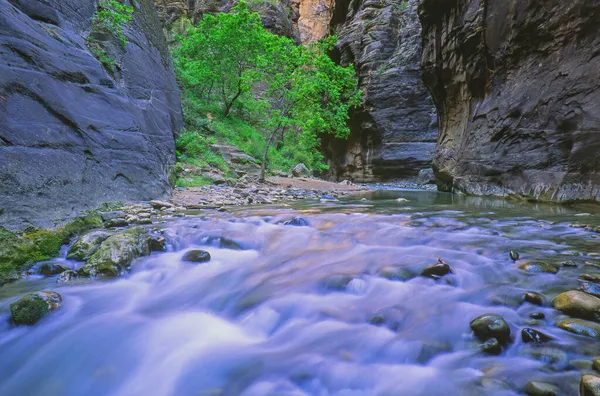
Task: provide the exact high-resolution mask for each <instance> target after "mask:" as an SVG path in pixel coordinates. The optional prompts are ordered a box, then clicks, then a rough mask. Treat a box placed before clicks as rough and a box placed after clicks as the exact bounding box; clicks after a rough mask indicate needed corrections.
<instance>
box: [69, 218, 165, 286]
mask: <svg viewBox="0 0 600 396" xmlns="http://www.w3.org/2000/svg"><path fill="white" fill-rule="evenodd" d="M156 238H157V236H156V235H151V234H150V233H149V232H148V231H147V230H145V229H143V228H140V227H137V228H131V229H128V230H124V231H122V232H119V233H117V234H114V235H112V236H110V237H108V238H107V239H106V240H105V241H104V242H102V244H101V245H100V247H99V248H98V249H97V250H96V252H95V253H94V254H92V255H91V256H90V258H89V260H88V261H87V264H85V265H84V266H83V267H81V268H80V269H79V270H78V271H77V273H78V274H79V275H80V276H96V275H104V276H113V277H114V276H119V274H120V273H121V271H123V270H126V269H128V268H129V265H131V262H132V261H133V260H134V259H135V258H138V257H141V256H147V255H149V254H150V253H151V252H152V250H153V248H154V250H157V249H156V247H157V245H156V241H155V240H156Z"/></svg>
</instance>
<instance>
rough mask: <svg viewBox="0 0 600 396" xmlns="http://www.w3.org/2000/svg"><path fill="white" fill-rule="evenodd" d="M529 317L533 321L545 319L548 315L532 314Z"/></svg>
mask: <svg viewBox="0 0 600 396" xmlns="http://www.w3.org/2000/svg"><path fill="white" fill-rule="evenodd" d="M529 317H530V318H531V319H544V318H545V317H546V315H545V314H544V313H543V312H532V313H531V314H529Z"/></svg>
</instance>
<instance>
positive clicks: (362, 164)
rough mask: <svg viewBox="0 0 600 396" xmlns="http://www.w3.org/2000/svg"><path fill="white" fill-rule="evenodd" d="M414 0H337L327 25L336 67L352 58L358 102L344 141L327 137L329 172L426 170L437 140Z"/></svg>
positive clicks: (366, 175) (376, 174)
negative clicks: (334, 42)
mask: <svg viewBox="0 0 600 396" xmlns="http://www.w3.org/2000/svg"><path fill="white" fill-rule="evenodd" d="M418 2H419V1H418V0H410V1H408V2H405V1H402V0H390V1H385V2H382V1H379V0H354V1H349V0H338V1H337V3H336V9H335V13H334V15H333V19H332V25H333V26H334V28H335V33H336V34H337V35H338V37H339V42H338V45H337V54H334V56H336V57H338V58H339V61H340V63H341V64H343V65H347V64H351V63H352V64H354V66H355V68H356V70H357V73H358V76H359V79H360V80H359V84H360V87H361V88H362V89H363V91H364V93H365V96H364V104H363V106H361V107H360V108H359V109H358V110H357V111H356V113H355V114H354V115H353V116H352V120H351V123H352V125H351V127H352V128H351V129H352V133H351V136H350V138H349V139H348V140H347V141H339V140H327V141H326V142H325V145H324V146H325V151H326V153H327V156H328V157H329V158H330V166H331V170H330V176H331V177H333V178H337V179H346V178H349V179H352V180H354V181H373V180H386V179H399V178H407V177H413V176H416V175H417V174H418V172H419V170H421V169H424V168H429V167H430V164H431V154H432V152H433V149H434V147H435V140H436V138H437V124H436V116H435V110H434V106H433V102H432V101H431V99H430V97H429V93H428V92H427V89H426V88H425V86H424V85H423V83H422V80H421V72H420V67H419V61H420V55H421V36H420V34H421V28H420V25H419V21H418V17H417V12H416V11H417V4H418Z"/></svg>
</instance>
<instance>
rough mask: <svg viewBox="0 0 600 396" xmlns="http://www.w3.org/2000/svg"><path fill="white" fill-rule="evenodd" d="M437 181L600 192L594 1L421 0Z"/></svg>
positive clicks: (495, 191)
mask: <svg viewBox="0 0 600 396" xmlns="http://www.w3.org/2000/svg"><path fill="white" fill-rule="evenodd" d="M419 15H420V19H421V22H422V25H423V39H424V50H423V56H422V67H423V75H424V80H425V83H426V85H427V86H428V88H429V89H430V91H431V92H432V95H433V97H434V100H435V104H436V107H437V110H438V113H439V117H440V127H441V131H440V137H439V140H438V144H437V148H436V151H435V156H434V170H435V172H436V175H437V178H438V186H439V187H440V188H441V189H443V190H447V191H462V192H465V193H469V194H482V195H487V194H489V195H500V196H508V195H517V196H525V197H533V198H537V199H541V200H551V201H567V200H600V156H599V155H598V152H600V79H599V78H598V70H600V50H599V49H600V33H599V30H598V26H600V3H599V2H598V1H593V0H572V1H567V2H565V1H559V0H546V1H539V0H504V1H491V0H457V1H447V0H424V1H423V2H422V5H421V6H420V9H419Z"/></svg>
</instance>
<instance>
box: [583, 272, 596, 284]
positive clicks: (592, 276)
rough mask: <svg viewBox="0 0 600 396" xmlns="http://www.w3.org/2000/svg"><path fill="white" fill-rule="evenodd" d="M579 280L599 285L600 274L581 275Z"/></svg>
mask: <svg viewBox="0 0 600 396" xmlns="http://www.w3.org/2000/svg"><path fill="white" fill-rule="evenodd" d="M579 278H580V279H581V280H584V281H588V282H594V283H600V274H582V275H580V276H579Z"/></svg>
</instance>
